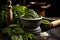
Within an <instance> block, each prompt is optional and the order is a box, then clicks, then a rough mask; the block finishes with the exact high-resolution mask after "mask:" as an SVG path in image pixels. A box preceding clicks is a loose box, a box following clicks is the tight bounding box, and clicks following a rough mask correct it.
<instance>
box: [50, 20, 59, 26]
mask: <svg viewBox="0 0 60 40" xmlns="http://www.w3.org/2000/svg"><path fill="white" fill-rule="evenodd" d="M51 23H52V24H53V27H55V26H58V25H60V20H56V21H53V22H51Z"/></svg>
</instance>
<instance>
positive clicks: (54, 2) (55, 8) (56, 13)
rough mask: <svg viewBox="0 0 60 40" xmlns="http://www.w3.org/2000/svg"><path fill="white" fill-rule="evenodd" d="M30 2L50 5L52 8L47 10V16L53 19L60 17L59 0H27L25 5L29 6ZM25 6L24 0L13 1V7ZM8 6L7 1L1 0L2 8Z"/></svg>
mask: <svg viewBox="0 0 60 40" xmlns="http://www.w3.org/2000/svg"><path fill="white" fill-rule="evenodd" d="M30 1H40V2H41V1H43V2H47V3H50V4H51V6H50V7H49V8H48V9H46V16H51V17H60V1H59V0H25V3H26V4H28V3H29V2H30ZM17 3H18V4H25V3H24V0H12V5H15V4H17ZM4 4H7V0H0V6H1V5H4Z"/></svg>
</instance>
